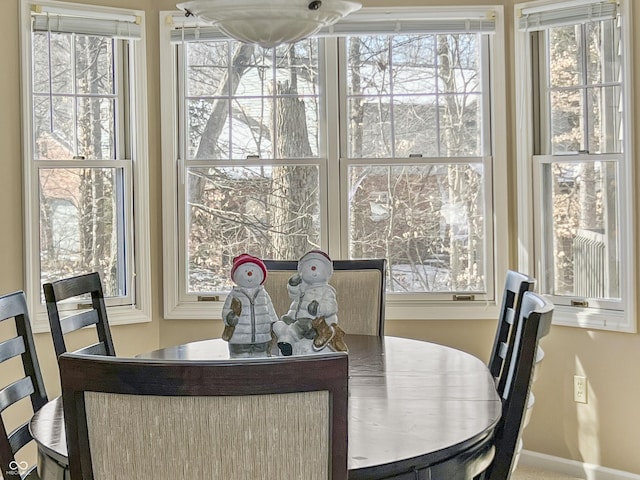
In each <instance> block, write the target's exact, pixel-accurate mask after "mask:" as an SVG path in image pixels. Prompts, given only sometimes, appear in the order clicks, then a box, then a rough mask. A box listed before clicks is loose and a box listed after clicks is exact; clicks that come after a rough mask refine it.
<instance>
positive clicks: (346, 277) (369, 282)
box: [264, 259, 386, 336]
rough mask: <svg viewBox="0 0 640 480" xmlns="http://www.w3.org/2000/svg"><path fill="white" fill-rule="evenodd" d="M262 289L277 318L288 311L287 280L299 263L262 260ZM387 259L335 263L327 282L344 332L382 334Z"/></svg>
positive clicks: (336, 261) (289, 300)
mask: <svg viewBox="0 0 640 480" xmlns="http://www.w3.org/2000/svg"><path fill="white" fill-rule="evenodd" d="M264 263H265V265H266V266H267V271H268V274H267V279H266V281H265V284H264V286H265V289H266V290H267V292H268V293H269V296H270V297H271V302H272V303H273V307H274V308H275V310H276V313H277V314H278V315H279V316H282V315H284V314H285V313H286V312H287V311H288V310H289V305H290V303H291V299H290V298H289V295H288V293H287V281H288V280H289V277H291V275H293V274H294V273H296V271H297V266H298V262H296V261H290V260H265V261H264ZM385 268H386V260H385V259H371V260H334V261H333V275H332V276H331V279H330V281H329V283H330V284H331V285H332V286H333V287H334V288H335V290H336V299H337V301H338V323H339V324H340V326H341V327H342V329H343V330H344V331H345V332H346V333H348V334H349V333H350V334H354V335H356V334H358V335H378V336H382V335H384V298H385V288H386V285H385V275H386V271H385Z"/></svg>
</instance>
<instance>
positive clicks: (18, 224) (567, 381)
mask: <svg viewBox="0 0 640 480" xmlns="http://www.w3.org/2000/svg"><path fill="white" fill-rule="evenodd" d="M86 3H93V4H103V5H110V6H116V7H131V8H138V9H144V10H145V11H146V12H147V49H148V56H147V67H148V75H149V85H148V100H149V101H148V106H149V111H148V113H149V126H150V132H149V133H150V135H149V161H150V175H151V186H150V194H151V199H150V200H151V205H152V210H151V219H152V225H151V239H152V243H151V245H149V252H150V254H151V256H152V275H153V298H154V301H153V316H154V321H153V322H152V323H150V324H142V325H132V326H120V327H114V328H113V335H114V343H115V346H116V349H117V351H118V352H119V354H122V355H132V354H135V353H138V352H142V351H147V350H151V349H154V348H157V347H158V346H166V345H171V344H177V343H182V342H186V341H190V340H197V339H203V338H211V337H218V336H219V334H220V332H221V331H222V327H221V323H220V322H207V321H198V320H192V321H177V320H174V321H171V320H164V319H163V318H162V302H161V298H162V251H161V249H162V242H161V233H162V232H161V219H162V216H161V211H160V206H161V192H160V185H161V165H160V120H159V118H160V115H159V113H160V109H159V104H160V98H159V58H158V56H159V54H158V12H159V11H160V10H170V9H173V8H174V5H175V1H173V0H158V1H154V0H93V1H87V2H86ZM439 3H441V4H451V3H454V2H434V1H426V0H425V1H423V2H420V1H417V0H414V1H413V2H411V0H408V1H407V2H405V3H404V4H406V5H421V4H422V5H436V4H439ZM456 3H464V4H478V3H480V4H491V3H499V4H503V5H505V6H506V14H507V21H508V23H507V32H508V41H507V72H509V73H508V74H509V78H508V82H507V91H506V95H507V98H508V105H510V106H511V111H510V112H509V115H510V118H509V121H508V122H507V124H508V125H513V119H514V118H515V116H514V110H513V109H514V105H515V100H514V94H513V85H514V82H513V61H512V58H511V57H512V56H513V31H512V28H511V23H512V8H511V6H512V5H513V1H512V0H504V1H496V2H491V1H488V2H473V1H464V2H456ZM634 3H635V2H634ZM400 4H401V3H400V2H398V1H393V0H369V1H365V5H368V6H384V5H400ZM3 7H4V12H5V13H4V15H2V17H1V18H0V28H1V29H2V31H4V32H5V33H4V36H3V38H4V45H3V48H2V49H0V65H2V68H3V74H2V75H1V76H0V91H2V93H3V95H2V108H1V109H0V125H1V128H0V159H2V175H1V176H0V204H2V205H3V206H5V208H3V214H2V220H3V225H4V229H3V230H4V234H3V235H1V236H0V265H2V268H3V270H2V274H1V275H0V292H9V291H13V290H17V289H21V288H23V281H24V276H23V242H22V230H23V223H22V191H21V187H20V186H21V178H22V174H21V172H22V170H21V157H20V154H21V145H20V141H19V138H20V81H19V71H20V65H19V35H18V11H19V0H10V1H5V2H3ZM635 10H636V11H635V13H634V22H633V23H634V25H638V26H640V8H636V9H635ZM634 47H635V52H636V57H637V55H638V54H640V41H639V40H638V37H637V36H636V37H635V38H634ZM634 68H635V71H634V74H635V78H636V79H637V80H636V82H635V85H636V86H637V87H638V88H636V90H637V91H638V90H640V65H639V63H638V62H636V64H635V67H634ZM639 97H640V96H639ZM635 105H636V107H640V100H639V99H638V98H637V99H636V100H635ZM635 112H636V114H635V125H636V128H635V131H636V135H635V137H636V138H640V113H638V112H640V108H635ZM514 134H515V129H513V130H512V131H509V132H503V134H501V135H500V136H501V137H502V138H501V140H502V141H506V142H507V147H508V151H509V153H510V158H515V145H514V142H513V141H512V139H513V137H514ZM509 178H510V187H511V192H512V193H511V194H510V197H511V199H512V200H513V197H514V193H513V186H514V184H515V182H514V178H515V165H514V164H513V163H511V164H510V166H509ZM636 183H638V182H636ZM510 203H513V202H510ZM515 218H516V216H515V212H514V211H511V212H510V221H511V231H512V232H515ZM11 232H13V233H11ZM510 249H511V250H510V251H511V253H512V255H511V258H512V261H511V264H512V265H515V264H516V262H515V257H514V252H515V240H513V241H512V242H511V244H510ZM494 328H495V323H494V322H491V321H478V320H458V321H450V322H443V321H389V322H388V323H387V325H386V332H387V334H390V335H398V336H405V337H413V338H419V339H424V340H430V341H435V342H438V343H442V344H447V345H452V346H454V347H458V348H461V349H464V350H466V351H469V352H471V353H473V354H475V355H477V356H479V357H481V358H483V359H486V357H487V356H488V351H489V348H490V345H491V342H492V339H493V332H494ZM36 337H37V338H36V342H37V348H38V353H39V355H40V361H41V363H42V367H43V369H44V375H45V381H46V384H47V388H48V392H49V394H50V396H54V395H57V394H58V393H59V384H58V374H57V367H56V363H55V359H54V356H53V347H52V344H51V340H50V338H49V335H48V334H38V335H36ZM80 341H81V340H80ZM543 347H544V350H545V352H546V357H545V360H544V362H543V364H542V366H541V371H540V375H539V378H538V381H537V383H536V385H535V393H536V399H537V402H536V408H535V410H534V414H533V418H532V421H531V424H530V425H529V427H528V429H527V431H526V432H525V448H527V449H528V450H533V451H536V452H541V453H545V454H550V455H555V456H559V457H563V458H568V459H573V460H578V461H584V462H588V463H593V464H599V465H603V466H605V467H609V468H614V469H620V470H626V471H629V472H633V473H637V474H640V456H638V453H637V446H638V445H640V409H639V408H637V406H638V402H637V401H636V399H637V398H640V381H638V377H640V375H639V374H638V370H639V366H640V336H638V335H635V334H616V333H608V332H595V331H587V330H580V329H575V328H567V327H556V326H554V327H553V328H552V330H551V334H550V335H549V337H547V338H546V339H545V340H544V342H543ZM576 373H578V374H581V375H585V376H586V377H587V378H588V382H589V392H588V393H589V403H588V404H586V405H583V404H576V403H574V402H573V398H572V396H573V394H572V388H573V375H574V374H576Z"/></svg>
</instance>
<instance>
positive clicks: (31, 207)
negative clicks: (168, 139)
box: [20, 0, 152, 333]
mask: <svg viewBox="0 0 640 480" xmlns="http://www.w3.org/2000/svg"><path fill="white" fill-rule="evenodd" d="M36 5H40V6H45V5H46V6H52V7H62V8H67V9H70V8H73V9H74V10H77V11H78V12H90V13H91V14H95V15H97V16H101V15H106V16H107V17H112V16H113V15H125V16H135V17H138V18H139V19H140V21H141V23H142V25H143V26H144V12H143V11H139V10H127V9H120V8H110V7H96V6H90V5H79V4H71V3H65V2H57V1H52V0H42V1H35V0H22V2H21V9H20V26H21V34H20V35H21V37H20V38H21V70H22V78H21V86H22V112H23V113H22V149H23V150H22V151H23V159H24V160H23V175H24V192H23V194H24V212H25V213H24V216H23V217H24V245H25V248H24V261H25V294H26V297H27V304H28V307H29V311H30V313H31V321H32V324H33V331H34V332H35V333H40V332H48V331H49V330H50V328H49V320H48V317H47V312H46V307H45V305H44V303H41V302H40V299H41V292H42V285H41V284H40V258H39V256H40V246H39V212H38V207H39V202H38V201H35V199H36V198H37V195H38V190H39V185H38V178H37V172H36V168H35V166H34V165H33V162H31V161H30V159H32V158H33V148H32V145H33V141H32V137H33V131H32V125H31V112H32V98H31V95H30V93H29V92H30V91H31V87H30V85H31V81H32V76H31V68H30V65H31V33H30V32H31V12H32V9H33V7H34V6H36ZM133 49H134V51H135V57H136V61H135V62H134V68H135V71H134V72H133V75H134V77H135V78H136V89H135V92H134V94H133V95H132V103H131V110H132V125H131V129H132V130H133V131H135V132H136V136H135V138H133V139H132V144H131V149H132V158H133V162H132V165H131V168H132V171H133V191H134V192H135V195H134V198H133V199H129V200H131V201H133V212H134V215H133V216H134V217H135V222H133V221H132V222H131V223H133V225H127V228H129V229H132V231H133V232H134V237H135V240H134V245H133V249H134V252H135V254H134V255H135V264H134V272H131V277H132V278H131V288H132V289H133V291H134V294H135V299H136V302H135V304H133V305H126V306H111V307H107V311H108V315H109V324H110V325H112V326H113V325H125V324H132V323H142V322H150V321H151V319H152V316H151V256H150V252H149V245H150V238H151V237H150V233H149V225H150V218H149V161H148V153H147V152H148V145H149V137H148V119H147V65H146V42H145V35H144V27H143V28H142V37H141V38H140V39H139V40H136V41H135V43H134V47H133Z"/></svg>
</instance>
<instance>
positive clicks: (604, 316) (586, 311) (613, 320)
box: [553, 305, 637, 333]
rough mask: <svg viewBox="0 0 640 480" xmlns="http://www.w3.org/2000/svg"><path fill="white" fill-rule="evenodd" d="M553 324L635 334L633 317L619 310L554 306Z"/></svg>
mask: <svg viewBox="0 0 640 480" xmlns="http://www.w3.org/2000/svg"><path fill="white" fill-rule="evenodd" d="M553 324H554V325H562V326H565V327H578V328H586V329H593V330H607V331H612V332H625V333H636V331H637V328H636V322H635V318H634V316H633V315H630V314H629V313H628V312H624V311H620V310H605V309H601V308H579V307H569V306H565V305H556V306H555V307H554V310H553Z"/></svg>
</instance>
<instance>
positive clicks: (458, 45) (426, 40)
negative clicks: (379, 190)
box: [346, 34, 482, 158]
mask: <svg viewBox="0 0 640 480" xmlns="http://www.w3.org/2000/svg"><path fill="white" fill-rule="evenodd" d="M480 44H481V41H480V36H479V35H477V34H455V35H410V36H409V35H395V36H388V37H387V36H362V37H353V38H349V39H348V40H347V48H348V64H347V79H346V80H347V85H346V94H347V106H348V111H347V118H348V121H349V132H348V152H349V153H348V155H349V156H350V157H351V158H385V157H387V158H388V157H408V156H409V155H411V154H421V155H423V156H459V155H465V156H478V155H481V154H482V151H481V149H482V142H481V139H482V124H481V122H480V121H479V116H480V115H482V108H481V107H482V103H481V100H482V91H481V86H482V82H481V80H482V75H481V68H480V66H481V48H480Z"/></svg>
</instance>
